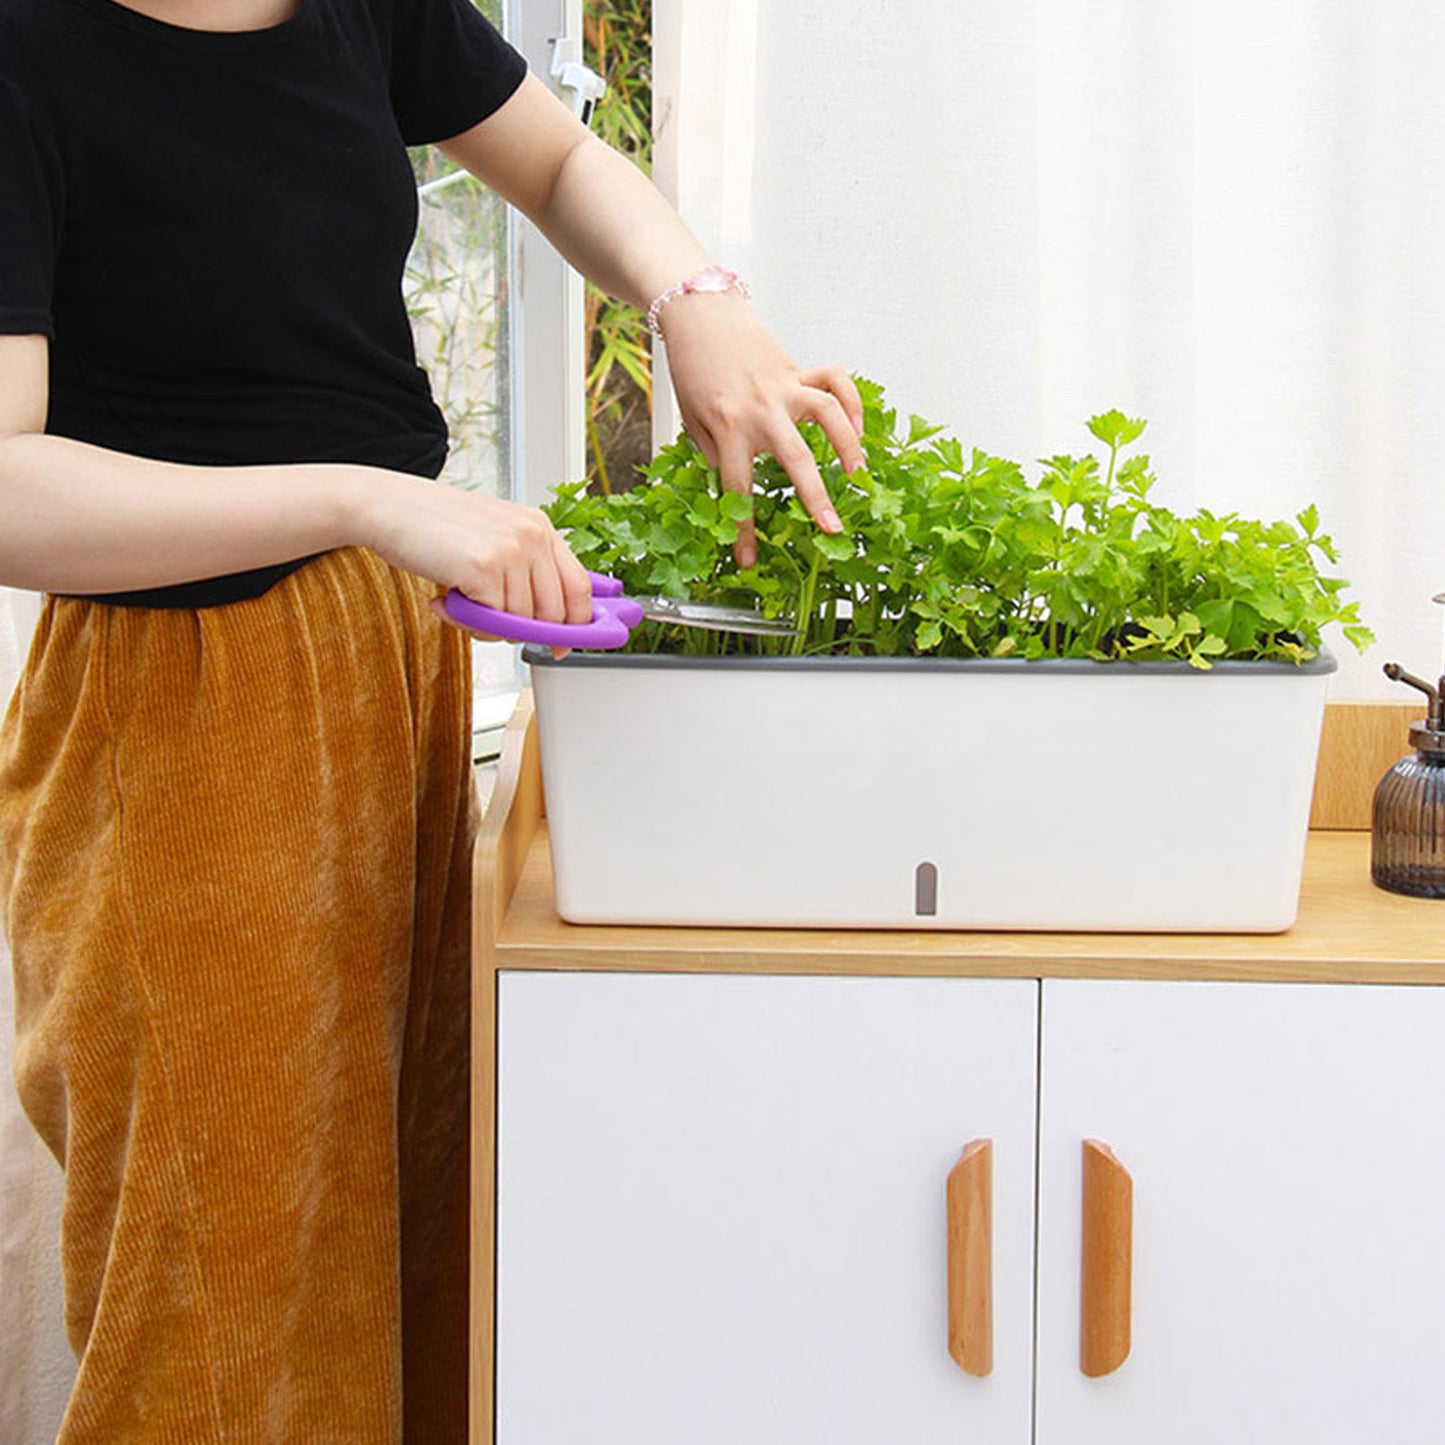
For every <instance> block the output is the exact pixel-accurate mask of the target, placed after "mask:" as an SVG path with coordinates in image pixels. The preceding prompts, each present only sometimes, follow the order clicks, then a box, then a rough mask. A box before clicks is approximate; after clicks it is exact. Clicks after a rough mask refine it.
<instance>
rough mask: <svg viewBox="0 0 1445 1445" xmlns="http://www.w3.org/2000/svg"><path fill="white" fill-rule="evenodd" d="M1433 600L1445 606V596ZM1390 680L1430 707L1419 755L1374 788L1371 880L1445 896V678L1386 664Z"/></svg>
mask: <svg viewBox="0 0 1445 1445" xmlns="http://www.w3.org/2000/svg"><path fill="white" fill-rule="evenodd" d="M1431 600H1432V601H1435V602H1439V603H1442V604H1445V592H1437V593H1436V594H1435V596H1434V598H1433V599H1431ZM1385 676H1386V677H1388V678H1389V679H1390V680H1391V681H1392V682H1403V683H1404V684H1405V685H1406V686H1407V687H1413V688H1414V689H1415V690H1416V691H1417V692H1422V693H1424V694H1425V696H1426V697H1427V698H1428V699H1429V709H1428V711H1427V712H1426V715H1425V718H1424V720H1423V721H1421V722H1416V723H1412V724H1411V725H1410V744H1411V746H1412V747H1413V748H1414V749H1415V751H1414V752H1413V753H1412V754H1411V755H1410V756H1409V757H1404V758H1401V759H1400V761H1399V762H1398V763H1396V764H1395V766H1394V767H1393V768H1391V769H1390V771H1389V772H1388V773H1386V774H1385V776H1384V777H1383V778H1381V779H1380V784H1379V786H1378V787H1377V788H1376V789H1375V804H1374V815H1373V819H1372V822H1371V828H1370V842H1371V847H1370V876H1371V877H1372V878H1373V879H1374V880H1375V882H1376V883H1377V884H1379V886H1380V887H1381V888H1388V889H1389V890H1390V891H1391V892H1392V893H1409V894H1412V895H1413V896H1415V897H1417V898H1445V675H1442V676H1441V677H1440V678H1439V680H1438V681H1437V682H1435V683H1429V682H1426V681H1425V680H1424V679H1423V678H1419V677H1416V676H1415V675H1414V674H1413V673H1409V672H1406V671H1405V669H1404V668H1403V667H1401V666H1400V664H1399V663H1398V662H1387V663H1386V664H1385Z"/></svg>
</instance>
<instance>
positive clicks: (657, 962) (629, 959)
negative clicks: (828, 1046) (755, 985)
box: [496, 820, 1445, 983]
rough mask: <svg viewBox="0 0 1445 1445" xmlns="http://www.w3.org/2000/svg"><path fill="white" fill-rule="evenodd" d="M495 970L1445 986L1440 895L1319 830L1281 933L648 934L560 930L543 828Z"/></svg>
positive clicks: (1444, 907)
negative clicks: (1424, 892) (1398, 887)
mask: <svg viewBox="0 0 1445 1445" xmlns="http://www.w3.org/2000/svg"><path fill="white" fill-rule="evenodd" d="M496 963H497V967H498V968H503V969H505V968H524V969H601V970H630V971H634V972H643V971H646V972H723V973H845V974H915V975H933V976H937V975H947V974H966V975H978V976H984V975H988V976H994V977H1033V978H1046V977H1047V978H1053V977H1114V978H1173V979H1259V980H1263V979H1274V980H1294V981H1305V982H1319V983H1324V982H1350V983H1445V899H1442V900H1435V899H1419V898H1405V897H1402V896H1400V895H1398V894H1393V893H1387V892H1385V891H1384V890H1383V889H1380V888H1376V887H1375V885H1374V884H1373V883H1372V882H1371V881H1370V838H1369V834H1368V833H1359V832H1344V831H1339V832H1314V833H1311V835H1310V839H1309V844H1308V849H1307V853H1306V859H1305V873H1304V885H1303V890H1302V893H1301V898H1300V912H1299V918H1298V921H1297V922H1296V924H1295V926H1294V927H1293V928H1291V929H1289V930H1288V931H1287V932H1285V933H1279V934H1157V933H1152V934H1145V933H1136V934H1129V933H1123V934H1106V933H983V932H944V931H931V930H930V931H924V930H917V931H915V930H902V929H900V930H886V931H885V930H879V931H871V930H870V931H863V930H855V929H839V930H820V929H779V928H772V929H756V928H671V927H668V928H650V927H635V926H622V925H611V926H606V927H601V926H580V925H574V924H568V923H563V922H562V921H561V920H560V919H559V918H558V917H557V915H556V911H555V909H554V906H553V893H552V867H551V852H550V848H549V846H548V839H547V826H546V822H545V820H542V821H540V822H539V823H538V825H537V828H536V831H535V833H534V834H533V837H532V840H531V846H530V848H529V849H528V851H527V856H526V860H525V863H524V865H523V868H522V871H521V874H520V877H519V878H518V880H517V887H516V891H515V893H514V894H513V896H512V900H511V906H510V907H509V908H508V909H507V911H506V914H505V917H504V919H503V923H502V927H501V930H500V934H499V936H498V938H497V941H496Z"/></svg>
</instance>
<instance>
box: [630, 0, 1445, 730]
mask: <svg viewBox="0 0 1445 1445" xmlns="http://www.w3.org/2000/svg"><path fill="white" fill-rule="evenodd" d="M654 3H655V6H656V12H655V17H654V34H655V37H656V84H657V90H656V101H657V108H656V112H655V116H656V122H657V125H658V165H657V174H658V177H659V180H660V182H661V183H662V184H663V186H664V187H665V188H666V189H668V190H669V191H670V192H671V194H672V195H673V196H674V197H675V198H676V200H677V202H678V204H679V206H680V208H681V209H682V211H683V213H684V216H685V217H686V218H687V219H688V220H689V221H690V222H691V224H692V225H693V227H694V229H696V230H697V231H698V232H699V234H700V235H701V237H702V238H703V240H704V242H705V243H706V244H707V245H708V247H709V248H710V249H711V250H712V251H713V253H714V254H715V255H716V256H717V257H718V258H719V259H720V260H723V261H725V262H726V263H728V264H730V265H733V266H736V267H737V268H738V269H739V270H741V271H743V272H744V273H745V274H746V275H747V277H748V278H749V279H750V280H751V281H752V283H753V287H754V300H755V305H756V306H757V307H758V309H759V310H760V311H761V313H762V314H763V316H764V318H765V319H766V320H767V321H768V323H769V324H770V325H771V326H772V327H773V329H774V331H775V332H776V333H777V334H778V335H779V336H780V337H781V338H782V339H783V341H784V342H785V344H786V345H787V346H788V347H789V349H790V350H791V351H792V352H793V353H794V355H795V356H797V357H798V359H799V360H800V361H804V362H819V361H825V360H836V361H840V362H842V363H843V364H844V365H846V366H848V367H849V368H850V369H854V370H857V371H861V372H863V373H865V374H867V375H870V376H872V377H874V378H875V379H876V380H878V381H880V382H882V383H883V384H884V385H885V386H886V387H887V388H888V391H889V395H890V397H891V399H892V400H894V401H895V402H896V403H897V404H898V405H899V406H900V408H901V409H903V410H904V411H905V412H906V411H917V412H920V413H922V414H923V415H925V416H928V417H930V418H932V419H934V420H936V421H939V422H943V423H946V424H947V425H949V426H950V427H951V428H952V429H954V430H955V431H956V432H957V434H958V435H959V436H960V437H961V438H962V439H963V440H964V441H965V443H967V444H970V445H973V444H976V445H979V446H982V447H984V448H986V449H988V450H990V451H993V452H996V453H1000V454H1002V455H1005V456H1011V457H1015V458H1017V459H1019V460H1025V461H1026V460H1028V459H1030V458H1034V457H1038V456H1043V455H1048V454H1052V453H1056V452H1062V451H1075V452H1081V451H1084V450H1087V449H1088V448H1089V446H1090V445H1091V438H1090V437H1089V436H1088V434H1087V433H1086V432H1085V430H1084V426H1083V423H1084V420H1085V418H1086V417H1088V416H1090V415H1091V414H1093V413H1094V412H1096V411H1100V410H1103V409H1105V408H1108V407H1110V406H1119V407H1121V408H1123V409H1124V410H1125V411H1128V412H1129V413H1130V414H1132V415H1140V416H1145V417H1147V418H1148V419H1149V431H1148V433H1147V436H1146V438H1145V449H1147V450H1148V452H1149V453H1150V455H1151V456H1152V457H1153V459H1154V463H1155V468H1156V470H1157V471H1158V473H1159V475H1160V492H1159V495H1160V497H1161V499H1162V500H1163V501H1164V502H1165V503H1166V504H1168V505H1171V506H1174V507H1176V508H1180V509H1192V508H1193V507H1195V506H1200V505H1203V506H1209V507H1211V508H1214V509H1216V510H1228V509H1234V510H1238V511H1240V512H1242V513H1244V514H1246V515H1252V516H1258V517H1269V518H1272V517H1276V516H1283V517H1289V516H1293V515H1294V513H1295V512H1297V511H1298V510H1299V509H1300V508H1301V507H1303V506H1304V505H1305V504H1306V503H1309V502H1315V503H1317V504H1318V506H1319V509H1320V512H1321V514H1322V516H1323V518H1324V520H1325V523H1326V529H1327V530H1328V531H1330V532H1331V533H1332V534H1333V535H1334V537H1335V540H1336V542H1337V543H1338V544H1339V546H1340V548H1341V553H1342V555H1341V561H1340V565H1339V568H1338V572H1339V574H1340V575H1343V576H1346V577H1348V578H1349V579H1350V581H1351V583H1352V584H1353V586H1352V589H1351V592H1350V594H1349V595H1351V596H1353V597H1356V598H1358V600H1359V601H1360V603H1361V607H1362V610H1363V612H1364V614H1365V619H1366V620H1367V621H1368V622H1369V623H1371V625H1372V626H1373V627H1374V628H1375V630H1376V632H1377V633H1378V634H1379V637H1380V642H1379V645H1378V646H1377V647H1376V648H1375V649H1374V650H1372V652H1371V653H1370V654H1369V655H1368V656H1367V657H1365V658H1364V659H1360V658H1358V657H1356V656H1355V655H1354V653H1353V651H1352V649H1350V648H1349V647H1348V645H1347V644H1346V643H1345V642H1344V640H1343V639H1342V638H1340V637H1338V636H1336V637H1333V638H1330V639H1329V643H1330V646H1331V648H1332V650H1333V651H1335V652H1336V654H1337V655H1338V656H1339V658H1340V662H1341V673H1340V675H1339V677H1338V678H1336V679H1335V687H1334V695H1335V696H1336V697H1372V696H1381V697H1388V696H1398V697H1400V698H1401V699H1404V698H1405V697H1406V696H1407V694H1406V693H1405V692H1403V691H1402V690H1400V689H1399V688H1398V687H1396V686H1394V685H1392V684H1390V683H1388V682H1387V681H1385V679H1384V678H1383V677H1381V676H1380V664H1381V663H1382V662H1383V661H1385V660H1387V659H1390V658H1394V659H1396V660H1398V661H1400V662H1402V663H1404V664H1405V665H1406V666H1407V667H1410V668H1412V670H1414V671H1417V672H1423V673H1425V674H1427V675H1433V673H1434V672H1438V671H1439V667H1440V659H1441V639H1442V625H1441V623H1442V619H1441V616H1440V610H1439V609H1438V608H1436V607H1434V606H1432V604H1431V601H1430V598H1431V596H1432V595H1433V594H1434V593H1436V592H1439V591H1440V590H1441V589H1442V588H1445V478H1442V472H1441V467H1440V464H1439V459H1440V458H1441V457H1442V456H1445V405H1442V402H1445V106H1442V105H1441V104H1440V101H1439V76H1440V75H1441V74H1442V73H1445V7H1441V6H1440V5H1439V4H1438V3H1437V0H1377V3H1375V4H1371V5H1362V4H1360V3H1358V0H1247V3H1246V0H1087V3H1086V0H956V3H953V4H949V5H943V4H939V3H937V0H890V3H888V4H882V3H879V0H791V3H788V4H781V3H774V0H654ZM672 425H673V420H672V417H671V415H670V414H668V413H666V412H664V415H663V419H662V421H661V423H660V429H662V430H664V431H666V430H668V429H669V428H671V426H672ZM1402 742H1403V740H1402Z"/></svg>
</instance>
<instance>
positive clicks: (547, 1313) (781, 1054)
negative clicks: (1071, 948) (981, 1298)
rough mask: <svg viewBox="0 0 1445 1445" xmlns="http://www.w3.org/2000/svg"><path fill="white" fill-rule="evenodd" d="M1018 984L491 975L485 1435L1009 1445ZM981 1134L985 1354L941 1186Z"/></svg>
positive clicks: (1019, 1276) (1029, 1082) (1024, 1144)
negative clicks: (990, 1309)
mask: <svg viewBox="0 0 1445 1445" xmlns="http://www.w3.org/2000/svg"><path fill="white" fill-rule="evenodd" d="M1037 1008H1038V985H1037V984H1036V983H1034V982H1031V981H982V980H955V979H940V980H933V979H928V980H925V979H897V980H891V979H888V980H885V979H842V978H783V977H767V978H761V977H717V976H708V977H703V976H676V975H670V976H656V975H653V976H646V975H642V976H639V975H622V974H612V975H598V974H505V975H503V976H502V978H501V980H500V1004H499V1009H500V1019H499V1063H498V1069H499V1094H498V1129H499V1136H498V1149H499V1154H498V1173H499V1182H498V1284H497V1290H498V1299H497V1342H498V1343H497V1440H498V1442H500V1445H558V1442H564V1441H583V1440H585V1441H587V1442H588V1445H683V1442H686V1445H740V1442H747V1445H799V1442H802V1441H826V1442H828V1445H864V1442H867V1445H899V1442H901V1441H907V1442H908V1445H932V1442H960V1445H961V1442H964V1441H967V1442H969V1445H1026V1442H1027V1441H1028V1438H1029V1423H1030V1411H1031V1389H1032V1327H1033V1318H1032V1310H1033V1196H1034V1130H1035V1086H1036V1067H1035V1048H1036V1042H1037ZM975 1138H991V1139H992V1140H993V1141H994V1150H993V1153H994V1185H993V1188H994V1208H993V1218H994V1253H993V1270H994V1300H995V1305H994V1318H993V1330H994V1350H993V1356H994V1367H993V1371H992V1373H991V1374H990V1375H987V1376H985V1377H974V1376H971V1375H968V1374H965V1373H964V1372H963V1371H962V1370H961V1369H960V1368H959V1367H958V1366H957V1365H956V1364H955V1363H954V1362H953V1360H952V1358H951V1357H950V1355H949V1353H948V1343H947V1282H946V1253H947V1251H946V1233H945V1219H946V1210H945V1183H946V1180H947V1177H948V1174H949V1172H950V1170H951V1169H952V1167H953V1166H954V1164H955V1162H956V1161H957V1159H958V1157H959V1154H960V1152H961V1150H962V1148H963V1146H964V1145H965V1144H966V1143H968V1142H970V1141H971V1140H973V1139H975Z"/></svg>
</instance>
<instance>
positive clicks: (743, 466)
mask: <svg viewBox="0 0 1445 1445" xmlns="http://www.w3.org/2000/svg"><path fill="white" fill-rule="evenodd" d="M717 453H718V460H717V462H716V463H715V465H716V466H717V469H718V473H719V475H720V476H721V477H722V484H723V490H724V491H727V492H737V493H738V495H739V496H743V497H746V496H750V495H751V494H752V490H753V447H752V444H751V443H750V442H749V441H748V439H747V437H746V436H744V435H742V434H741V433H736V432H735V433H733V434H732V435H730V436H725V438H724V440H723V443H722V445H721V446H720V447H719V448H717ZM733 558H734V559H735V560H736V562H737V564H738V566H739V567H751V566H752V565H753V563H754V562H756V561H757V560H758V538H757V530H756V528H755V527H754V526H753V519H752V518H751V517H744V518H743V519H742V521H740V522H739V523H738V536H737V541H735V542H734V543H733Z"/></svg>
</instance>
